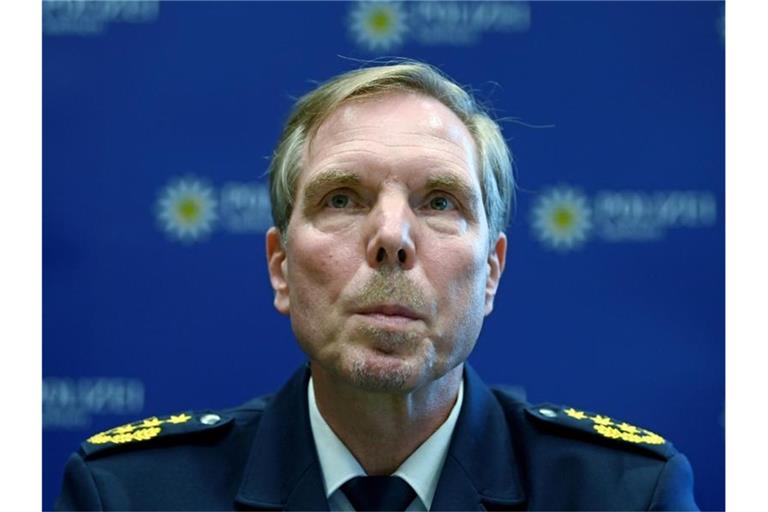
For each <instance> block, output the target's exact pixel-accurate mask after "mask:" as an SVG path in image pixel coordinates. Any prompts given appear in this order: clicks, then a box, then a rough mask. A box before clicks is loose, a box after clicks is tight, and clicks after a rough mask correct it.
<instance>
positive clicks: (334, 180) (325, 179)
mask: <svg viewBox="0 0 768 512" xmlns="http://www.w3.org/2000/svg"><path fill="white" fill-rule="evenodd" d="M359 183H360V176H358V175H357V173H354V172H350V171H341V170H338V169H329V170H327V171H322V172H320V173H318V174H317V175H315V176H314V177H313V178H312V179H311V180H310V181H309V183H307V186H306V187H305V188H304V204H307V205H309V204H312V203H314V201H315V199H318V196H321V195H322V194H323V193H324V192H325V191H326V190H328V189H330V188H334V187H349V186H351V185H358V184H359Z"/></svg>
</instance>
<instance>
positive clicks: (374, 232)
mask: <svg viewBox="0 0 768 512" xmlns="http://www.w3.org/2000/svg"><path fill="white" fill-rule="evenodd" d="M370 216H371V218H370V220H369V230H368V231H369V234H368V236H367V241H366V258H367V260H368V264H369V265H370V266H371V268H375V269H380V268H383V267H387V266H389V267H397V268H400V269H401V270H408V269H410V268H413V266H414V264H415V263H416V248H415V245H414V242H413V220H414V219H413V213H412V212H411V209H410V206H409V205H408V201H407V200H400V199H396V198H384V199H382V200H381V201H380V203H379V204H378V205H377V206H376V207H375V208H374V210H373V211H372V212H371V213H370Z"/></svg>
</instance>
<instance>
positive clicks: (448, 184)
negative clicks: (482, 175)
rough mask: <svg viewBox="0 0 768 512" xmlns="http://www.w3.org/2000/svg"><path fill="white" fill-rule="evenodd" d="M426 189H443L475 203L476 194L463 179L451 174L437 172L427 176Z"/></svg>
mask: <svg viewBox="0 0 768 512" xmlns="http://www.w3.org/2000/svg"><path fill="white" fill-rule="evenodd" d="M427 189H429V190H434V189H439V190H445V191H446V192H450V193H452V194H454V195H456V196H458V197H460V198H463V199H465V200H466V201H468V202H469V203H470V204H475V202H476V201H477V199H478V194H477V192H476V191H475V189H473V188H472V187H470V186H469V185H468V184H467V183H466V182H465V181H464V180H462V179H461V178H459V177H457V176H454V175H453V174H438V175H434V176H430V177H429V178H427Z"/></svg>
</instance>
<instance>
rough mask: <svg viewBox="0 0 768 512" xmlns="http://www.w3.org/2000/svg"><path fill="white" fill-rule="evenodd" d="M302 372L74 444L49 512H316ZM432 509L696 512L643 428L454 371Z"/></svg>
mask: <svg viewBox="0 0 768 512" xmlns="http://www.w3.org/2000/svg"><path fill="white" fill-rule="evenodd" d="M308 379H309V368H308V366H305V367H302V368H301V369H299V370H298V371H297V372H296V373H295V374H294V376H293V377H292V378H291V379H290V380H289V381H288V383H287V384H286V385H285V386H284V387H283V388H282V389H281V390H280V391H279V392H278V393H277V394H275V395H270V396H267V397H262V398H257V399H255V400H252V401H251V402H248V403H246V404H245V405H243V406H241V407H237V408H235V409H229V410H223V411H199V412H186V413H180V414H175V415H171V416H168V417H162V418H148V419H146V420H142V421H139V422H135V423H130V424H127V425H123V426H121V427H116V428H113V429H111V430H108V431H106V432H102V433H100V434H96V435H94V436H92V437H90V438H89V439H87V440H86V441H85V442H83V444H82V445H81V446H80V449H79V450H78V451H77V452H76V453H74V454H73V455H72V456H71V457H70V459H69V461H68V462H67V467H66V472H65V476H64V483H63V489H62V494H61V496H60V497H59V500H58V502H57V504H56V509H57V510H233V509H234V510H328V502H327V499H326V496H325V493H324V486H323V480H322V479H323V476H322V472H321V469H320V467H319V463H318V458H317V453H316V450H315V446H314V441H313V436H312V432H311V428H310V422H309V417H308V405H307V382H308ZM432 510H698V509H697V507H696V504H695V502H694V498H693V475H692V471H691V467H690V465H689V463H688V461H687V459H686V458H685V456H684V455H682V454H681V453H679V452H678V451H677V450H675V448H674V447H673V446H672V445H671V444H670V443H669V442H668V441H666V440H665V439H663V438H662V437H661V436H659V435H657V434H655V433H653V432H650V431H648V430H646V429H642V428H639V427H636V426H634V425H630V424H628V423H625V422H620V421H617V420H614V419H612V418H610V417H607V416H603V415H598V414H592V413H588V412H585V411H581V410H577V409H573V408H570V407H559V406H556V405H552V404H541V405H536V406H531V405H530V404H527V403H525V402H524V401H522V400H520V399H518V398H516V397H515V396H514V394H512V393H509V392H507V391H504V390H501V389H490V388H488V387H487V386H486V385H485V384H484V383H483V382H482V380H481V379H480V377H479V376H478V375H477V374H476V373H475V372H474V371H473V370H472V368H471V367H470V366H469V365H468V364H465V372H464V401H463V404H462V406H461V411H460V414H459V418H458V421H457V423H456V427H455V430H454V433H453V437H452V439H451V443H450V447H449V451H448V455H447V457H446V459H445V463H444V466H443V469H442V473H441V475H440V479H439V483H438V486H437V490H436V492H435V496H434V500H433V502H432Z"/></svg>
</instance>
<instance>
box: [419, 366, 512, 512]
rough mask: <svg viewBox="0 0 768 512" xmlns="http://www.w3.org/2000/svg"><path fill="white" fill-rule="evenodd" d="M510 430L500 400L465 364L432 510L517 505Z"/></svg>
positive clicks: (503, 508)
mask: <svg viewBox="0 0 768 512" xmlns="http://www.w3.org/2000/svg"><path fill="white" fill-rule="evenodd" d="M516 461H517V459H516V456H515V453H514V449H513V446H512V440H511V435H510V429H509V426H508V424H507V421H506V417H505V415H504V411H503V410H502V409H501V406H500V405H499V403H498V401H497V400H496V399H495V397H494V396H493V394H492V393H491V391H490V390H489V389H488V387H487V386H486V385H485V384H484V383H483V381H482V380H481V379H480V377H479V376H478V375H477V373H475V371H474V370H473V369H472V368H471V367H470V366H469V364H465V365H464V402H463V403H462V406H461V412H460V414H459V419H458V421H457V422H456V429H455V430H454V432H453V437H452V439H451V444H450V446H449V448H448V456H447V457H446V459H445V464H444V466H443V472H442V474H441V475H440V480H439V482H438V484H437V490H436V492H435V498H434V500H433V501H432V507H431V509H432V510H520V509H521V508H522V507H524V506H525V494H524V492H523V487H522V485H521V482H520V474H519V471H518V464H517V462H516Z"/></svg>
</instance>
